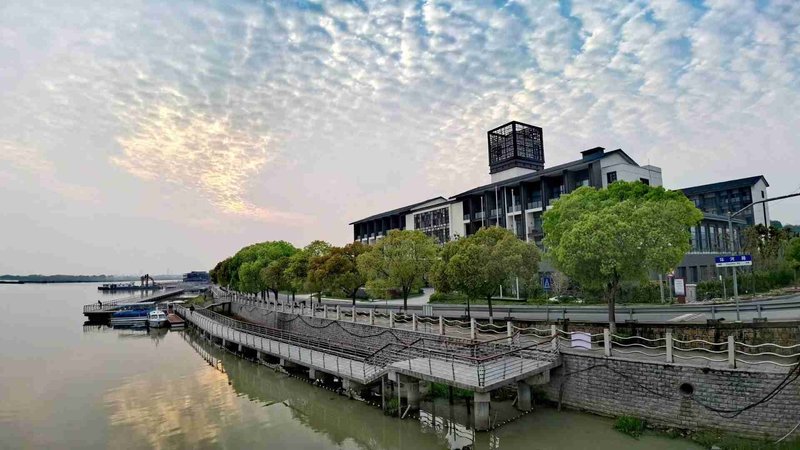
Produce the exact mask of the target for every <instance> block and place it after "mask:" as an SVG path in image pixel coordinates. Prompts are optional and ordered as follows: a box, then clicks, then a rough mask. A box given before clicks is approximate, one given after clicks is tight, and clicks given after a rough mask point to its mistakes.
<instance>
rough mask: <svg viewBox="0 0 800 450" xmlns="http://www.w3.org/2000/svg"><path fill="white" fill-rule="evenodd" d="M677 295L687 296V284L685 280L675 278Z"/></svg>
mask: <svg viewBox="0 0 800 450" xmlns="http://www.w3.org/2000/svg"><path fill="white" fill-rule="evenodd" d="M674 283H675V295H677V296H684V295H686V283H685V280H684V279H683V278H675V281H674Z"/></svg>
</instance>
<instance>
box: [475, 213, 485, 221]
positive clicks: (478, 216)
mask: <svg viewBox="0 0 800 450" xmlns="http://www.w3.org/2000/svg"><path fill="white" fill-rule="evenodd" d="M484 217H486V212H485V211H478V212H476V213H475V220H483V218H484Z"/></svg>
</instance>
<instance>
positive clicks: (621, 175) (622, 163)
mask: <svg viewBox="0 0 800 450" xmlns="http://www.w3.org/2000/svg"><path fill="white" fill-rule="evenodd" d="M600 171H601V173H602V177H603V187H608V176H607V175H608V173H609V172H617V180H624V181H639V179H640V178H646V179H648V180H650V186H661V185H662V183H661V168H660V167H655V166H641V167H640V166H637V165H634V164H630V163H629V162H628V161H626V160H625V158H623V157H622V155H620V154H611V155H608V156H605V157H603V159H601V160H600Z"/></svg>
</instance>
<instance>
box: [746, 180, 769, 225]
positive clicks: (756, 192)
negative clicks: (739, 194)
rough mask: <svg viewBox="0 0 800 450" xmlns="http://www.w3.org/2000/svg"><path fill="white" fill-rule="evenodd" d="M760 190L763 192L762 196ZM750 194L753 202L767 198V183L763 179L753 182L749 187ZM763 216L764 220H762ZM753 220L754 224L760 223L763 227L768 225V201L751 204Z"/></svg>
mask: <svg viewBox="0 0 800 450" xmlns="http://www.w3.org/2000/svg"><path fill="white" fill-rule="evenodd" d="M762 192H763V193H764V195H763V196H762V195H761V193H762ZM750 196H751V197H752V199H753V201H754V202H757V201H759V200H766V199H768V198H769V194H768V193H767V184H766V183H764V180H763V179H761V180H758V182H757V183H756V184H754V185H753V187H752V188H750ZM765 216H766V221H765V220H764V218H765ZM753 220H754V221H755V224H756V225H758V224H759V223H760V224H762V225H764V226H765V227H768V226H769V221H770V217H769V203H762V204H760V205H755V206H753Z"/></svg>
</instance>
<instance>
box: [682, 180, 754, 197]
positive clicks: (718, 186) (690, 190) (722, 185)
mask: <svg viewBox="0 0 800 450" xmlns="http://www.w3.org/2000/svg"><path fill="white" fill-rule="evenodd" d="M759 180H764V184H766V185H767V186H769V183H767V179H766V178H764V175H756V176H754V177H747V178H739V179H737V180H728V181H720V182H719V183H711V184H704V185H702V186H692V187H687V188H683V189H679V190H680V191H682V192H683V193H684V194H685V195H687V196H689V195H696V194H707V193H709V192H718V191H727V190H728V189H736V188H742V187H751V186H753V185H754V184H756V183H758V181H759Z"/></svg>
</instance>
